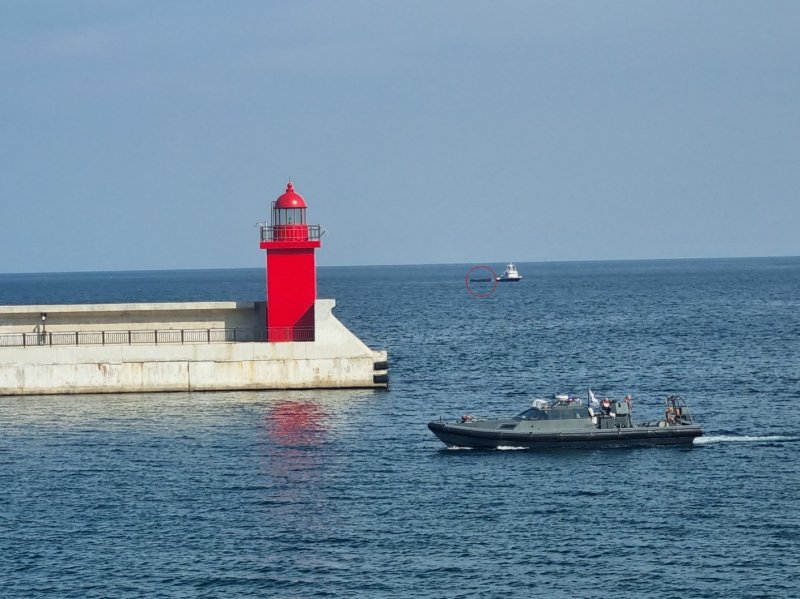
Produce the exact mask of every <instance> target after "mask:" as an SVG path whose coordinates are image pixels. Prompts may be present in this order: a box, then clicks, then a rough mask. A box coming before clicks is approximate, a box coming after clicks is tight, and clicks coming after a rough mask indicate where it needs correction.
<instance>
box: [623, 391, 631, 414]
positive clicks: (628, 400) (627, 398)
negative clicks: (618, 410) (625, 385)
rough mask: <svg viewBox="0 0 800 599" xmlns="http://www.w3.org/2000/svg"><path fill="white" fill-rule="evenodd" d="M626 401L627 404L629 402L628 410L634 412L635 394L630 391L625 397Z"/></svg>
mask: <svg viewBox="0 0 800 599" xmlns="http://www.w3.org/2000/svg"><path fill="white" fill-rule="evenodd" d="M624 401H625V403H626V404H628V412H629V413H631V414H633V396H632V395H631V394H630V393H628V394H627V395H626V396H625V397H624Z"/></svg>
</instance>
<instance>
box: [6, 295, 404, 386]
mask: <svg viewBox="0 0 800 599" xmlns="http://www.w3.org/2000/svg"><path fill="white" fill-rule="evenodd" d="M334 306H335V301H334V300H317V301H316V304H315V330H316V334H315V341H310V342H283V343H269V342H264V341H252V340H250V339H252V331H263V330H264V327H265V320H264V304H263V303H260V302H187V303H163V304H85V305H84V304H80V305H62V306H54V305H39V306H0V395H38V394H65V393H124V392H148V391H150V392H152V391H221V390H236V389H309V388H356V387H372V388H385V387H387V386H388V371H387V363H386V361H387V354H386V352H385V351H373V350H371V349H370V348H369V347H367V346H366V345H365V344H364V343H363V342H362V341H361V340H360V339H358V337H356V336H355V335H354V334H353V333H352V332H351V331H350V330H349V329H347V327H345V326H344V325H343V324H342V323H341V322H340V321H339V320H338V319H336V317H335V316H334V315H333V313H332V310H333V307H334ZM42 315H46V317H45V318H46V319H45V321H42V319H41V316H42ZM236 331H238V332H239V333H238V338H237V336H236ZM248 331H249V332H250V333H248ZM73 336H74V341H73ZM241 339H245V340H244V341H242V340H241ZM20 340H22V343H20Z"/></svg>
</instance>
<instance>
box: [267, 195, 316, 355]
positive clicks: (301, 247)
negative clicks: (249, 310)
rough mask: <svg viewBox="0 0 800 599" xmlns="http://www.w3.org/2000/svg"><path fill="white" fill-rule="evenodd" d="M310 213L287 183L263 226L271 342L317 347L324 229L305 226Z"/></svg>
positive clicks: (268, 322) (268, 332) (269, 338)
mask: <svg viewBox="0 0 800 599" xmlns="http://www.w3.org/2000/svg"><path fill="white" fill-rule="evenodd" d="M306 208H307V206H306V202H305V200H304V199H303V196H301V195H300V194H299V193H297V192H296V191H295V190H294V185H293V184H292V182H291V181H289V183H288V184H287V185H286V191H285V192H284V193H283V195H281V196H280V197H279V198H278V199H277V200H275V201H274V202H272V217H271V221H270V224H269V225H262V226H261V249H264V250H267V341H278V342H279V341H314V302H315V301H316V299H317V271H316V264H315V256H314V251H315V250H316V249H317V248H318V247H320V246H321V245H322V244H321V241H320V238H321V237H322V229H321V227H320V226H319V225H309V224H307V222H306Z"/></svg>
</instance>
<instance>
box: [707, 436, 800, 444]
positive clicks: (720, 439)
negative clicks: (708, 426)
mask: <svg viewBox="0 0 800 599" xmlns="http://www.w3.org/2000/svg"><path fill="white" fill-rule="evenodd" d="M797 441H800V437H789V436H785V435H768V436H763V437H757V436H756V437H754V436H750V435H707V436H703V437H697V438H696V439H695V440H694V444H695V445H712V444H715V443H777V442H780V443H793V442H797Z"/></svg>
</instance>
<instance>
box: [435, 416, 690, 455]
mask: <svg viewBox="0 0 800 599" xmlns="http://www.w3.org/2000/svg"><path fill="white" fill-rule="evenodd" d="M428 428H429V429H430V430H431V432H433V434H434V435H436V436H437V437H438V438H439V439H440V440H441V441H442V442H443V443H445V444H446V445H448V446H450V447H470V448H473V449H497V448H498V447H523V448H527V449H552V448H558V447H563V448H587V447H652V446H655V445H691V444H692V441H693V440H694V439H695V437H699V436H701V435H702V434H703V431H702V429H701V428H700V427H699V426H694V425H688V426H687V425H684V426H667V427H655V426H653V427H631V428H618V429H608V430H599V429H598V430H593V431H580V432H564V433H536V432H533V433H529V432H526V433H514V432H510V431H498V430H489V429H479V428H474V427H467V426H459V425H457V424H452V423H446V422H429V423H428Z"/></svg>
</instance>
